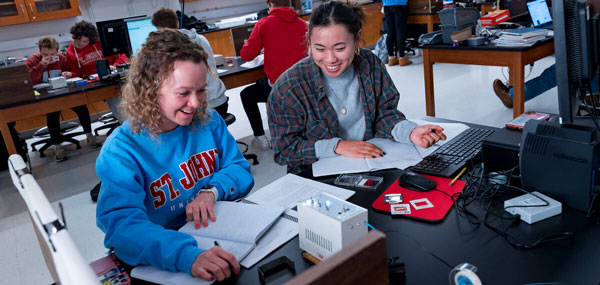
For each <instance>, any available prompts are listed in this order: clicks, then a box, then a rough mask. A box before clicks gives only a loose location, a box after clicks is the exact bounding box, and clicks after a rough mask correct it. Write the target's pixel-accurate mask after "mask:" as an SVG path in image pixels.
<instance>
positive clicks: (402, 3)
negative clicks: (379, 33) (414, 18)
mask: <svg viewBox="0 0 600 285" xmlns="http://www.w3.org/2000/svg"><path fill="white" fill-rule="evenodd" d="M406 2H407V0H383V12H384V13H385V30H386V32H387V38H386V43H385V44H386V46H387V50H388V65H389V66H393V65H400V66H405V65H409V64H412V61H410V60H409V59H408V58H406V57H404V47H405V45H406V35H405V34H406V21H407V19H408V6H406Z"/></svg>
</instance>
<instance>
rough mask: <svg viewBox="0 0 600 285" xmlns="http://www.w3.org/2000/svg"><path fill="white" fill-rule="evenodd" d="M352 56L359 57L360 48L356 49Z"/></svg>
mask: <svg viewBox="0 0 600 285" xmlns="http://www.w3.org/2000/svg"><path fill="white" fill-rule="evenodd" d="M354 54H355V55H357V56H359V55H360V47H357V48H356V50H355V51H354Z"/></svg>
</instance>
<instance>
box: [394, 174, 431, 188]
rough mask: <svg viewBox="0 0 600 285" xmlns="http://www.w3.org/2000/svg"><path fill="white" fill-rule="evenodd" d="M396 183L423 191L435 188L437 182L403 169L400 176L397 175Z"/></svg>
mask: <svg viewBox="0 0 600 285" xmlns="http://www.w3.org/2000/svg"><path fill="white" fill-rule="evenodd" d="M398 185H399V186H400V187H404V188H406V189H410V190H414V191H419V192H425V191H429V190H432V189H433V188H435V186H436V185H437V183H435V181H433V180H431V179H429V178H427V177H425V176H423V175H421V174H418V173H415V172H412V171H410V170H405V171H404V172H403V173H402V174H401V175H400V177H398Z"/></svg>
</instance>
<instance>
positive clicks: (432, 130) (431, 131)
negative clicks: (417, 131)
mask: <svg viewBox="0 0 600 285" xmlns="http://www.w3.org/2000/svg"><path fill="white" fill-rule="evenodd" d="M429 132H430V133H434V134H437V133H438V130H436V129H429ZM426 134H427V133H423V136H424V135H426Z"/></svg>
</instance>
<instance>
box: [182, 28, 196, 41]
mask: <svg viewBox="0 0 600 285" xmlns="http://www.w3.org/2000/svg"><path fill="white" fill-rule="evenodd" d="M179 31H180V32H182V33H184V34H186V35H187V36H188V37H190V39H191V40H192V41H196V38H197V37H198V34H197V33H196V29H194V28H191V29H189V30H188V29H179Z"/></svg>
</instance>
